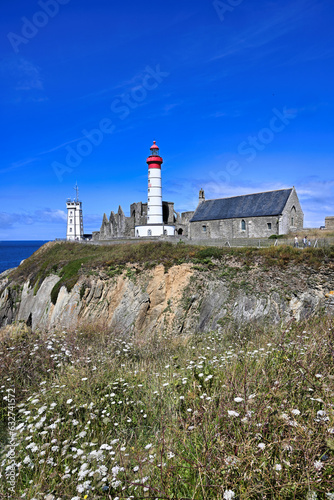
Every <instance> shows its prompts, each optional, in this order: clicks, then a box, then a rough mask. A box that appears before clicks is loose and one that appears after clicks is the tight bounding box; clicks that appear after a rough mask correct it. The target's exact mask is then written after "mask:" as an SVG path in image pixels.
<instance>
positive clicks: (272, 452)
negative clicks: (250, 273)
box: [0, 256, 334, 500]
mask: <svg viewBox="0 0 334 500" xmlns="http://www.w3.org/2000/svg"><path fill="white" fill-rule="evenodd" d="M205 258H207V256H206V257H205ZM14 329H15V327H14ZM14 333H15V334H14V335H13V333H12V330H11V329H7V330H6V331H4V332H3V336H2V340H1V342H0V352H1V373H0V375H1V393H2V398H3V406H2V419H3V422H4V423H5V424H6V415H7V413H6V397H7V396H6V394H7V393H6V389H8V387H9V386H12V385H13V386H15V389H16V395H17V401H16V402H17V413H16V425H17V436H16V442H17V447H16V473H17V478H16V486H15V488H16V495H17V498H26V499H29V500H33V499H39V498H44V497H45V496H46V495H47V494H51V493H52V494H53V495H54V497H55V498H57V499H58V498H59V499H72V500H73V499H75V500H79V499H84V498H87V499H98V498H101V499H102V498H103V499H110V498H112V499H116V498H118V499H121V498H122V499H125V498H135V499H139V498H157V499H179V500H180V499H181V498H183V499H198V500H202V499H204V500H205V499H225V500H226V499H227V500H228V499H232V498H239V499H240V500H241V499H245V500H246V499H259V498H263V499H264V498H266V499H292V498H296V499H302V498H303V499H311V498H312V499H316V498H319V499H324V498H334V486H333V484H334V481H333V479H334V475H333V474H334V469H333V465H334V456H333V453H334V411H333V395H334V367H333V353H334V339H333V321H332V319H331V318H327V317H324V318H314V319H310V320H308V321H307V322H305V323H302V324H295V323H292V324H291V325H289V326H288V327H286V326H285V327H284V328H283V327H282V328H279V327H277V328H275V329H274V328H264V327H259V326H256V325H254V328H253V329H252V330H250V329H249V327H248V328H247V330H245V331H244V332H243V331H239V332H234V331H233V330H231V329H230V330H229V331H223V329H220V330H219V331H218V332H212V333H210V334H207V335H193V336H187V337H183V336H179V337H172V336H167V335H162V336H161V337H156V336H147V337H145V336H142V335H141V336H138V335H136V334H133V335H132V336H124V337H121V336H115V335H114V334H113V332H110V331H108V330H107V329H106V328H104V327H103V326H101V327H98V326H96V327H95V328H93V327H88V328H86V329H83V330H80V331H77V332H59V333H52V334H51V333H46V334H37V333H35V334H32V333H29V332H27V331H25V332H23V333H20V330H19V329H16V331H15V332H14ZM7 451H8V448H7V449H6V448H5V449H4V450H3V454H2V458H1V466H2V478H1V486H0V492H1V493H2V495H4V498H6V495H7V494H8V486H7V483H6V478H5V471H6V467H8V457H6V452H7Z"/></svg>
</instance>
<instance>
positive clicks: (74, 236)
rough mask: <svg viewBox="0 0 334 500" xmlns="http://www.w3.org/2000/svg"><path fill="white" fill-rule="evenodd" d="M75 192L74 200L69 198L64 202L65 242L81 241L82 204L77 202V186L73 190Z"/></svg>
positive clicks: (82, 231) (82, 232)
mask: <svg viewBox="0 0 334 500" xmlns="http://www.w3.org/2000/svg"><path fill="white" fill-rule="evenodd" d="M74 189H75V190H76V198H75V200H71V199H70V198H68V199H67V201H66V208H67V231H66V239H67V241H81V240H82V239H83V234H84V230H83V217H82V203H81V201H79V189H78V186H77V185H76V187H75V188H74Z"/></svg>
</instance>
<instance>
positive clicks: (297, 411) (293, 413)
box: [291, 410, 300, 415]
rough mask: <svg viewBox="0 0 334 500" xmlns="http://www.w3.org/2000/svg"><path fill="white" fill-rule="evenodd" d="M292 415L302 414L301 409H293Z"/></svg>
mask: <svg viewBox="0 0 334 500" xmlns="http://www.w3.org/2000/svg"><path fill="white" fill-rule="evenodd" d="M291 413H292V415H300V411H299V410H291Z"/></svg>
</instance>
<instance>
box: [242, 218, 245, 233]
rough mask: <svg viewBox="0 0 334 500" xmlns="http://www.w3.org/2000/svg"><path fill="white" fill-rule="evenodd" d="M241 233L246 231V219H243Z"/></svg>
mask: <svg viewBox="0 0 334 500" xmlns="http://www.w3.org/2000/svg"><path fill="white" fill-rule="evenodd" d="M241 231H246V222H245V221H244V219H242V221H241Z"/></svg>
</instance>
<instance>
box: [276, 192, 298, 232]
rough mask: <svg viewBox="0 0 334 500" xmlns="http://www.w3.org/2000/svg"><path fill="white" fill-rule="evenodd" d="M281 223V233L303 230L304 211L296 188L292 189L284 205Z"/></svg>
mask: <svg viewBox="0 0 334 500" xmlns="http://www.w3.org/2000/svg"><path fill="white" fill-rule="evenodd" d="M279 225H280V229H279V231H280V232H279V234H288V233H289V232H296V231H301V230H302V229H303V227H304V213H303V211H302V207H301V206H300V203H299V200H298V196H297V193H296V190H295V188H293V189H292V192H291V195H290V196H289V199H288V201H287V203H286V205H285V207H284V210H283V214H282V218H281V220H280V223H279Z"/></svg>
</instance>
